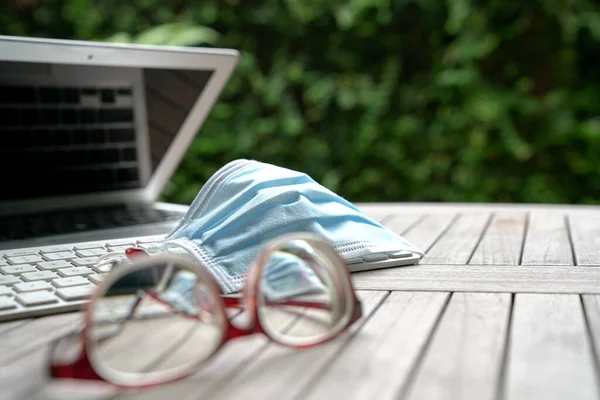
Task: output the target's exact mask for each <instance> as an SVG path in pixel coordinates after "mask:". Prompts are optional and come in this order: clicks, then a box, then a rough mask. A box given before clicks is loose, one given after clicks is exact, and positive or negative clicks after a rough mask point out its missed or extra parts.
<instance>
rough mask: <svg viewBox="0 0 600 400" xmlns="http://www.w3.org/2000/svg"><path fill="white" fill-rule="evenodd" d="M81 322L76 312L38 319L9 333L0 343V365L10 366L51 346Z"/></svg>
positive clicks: (79, 314)
mask: <svg viewBox="0 0 600 400" xmlns="http://www.w3.org/2000/svg"><path fill="white" fill-rule="evenodd" d="M81 322H82V321H81V313H79V312H76V313H68V314H61V315H52V316H47V317H42V318H37V319H34V320H33V321H31V322H30V323H28V324H24V325H22V326H19V327H17V328H16V329H13V330H11V331H9V332H8V333H6V334H4V335H2V340H1V341H0V365H3V366H6V365H9V364H10V363H12V362H14V361H16V360H18V359H19V358H20V357H22V356H23V355H24V354H27V353H29V352H31V351H33V350H35V349H36V348H39V347H42V346H45V345H47V344H49V343H50V342H52V341H53V340H55V339H57V338H59V337H60V336H62V335H64V334H66V333H67V332H69V331H71V330H72V329H74V328H75V327H76V326H77V325H78V324H80V323H81Z"/></svg>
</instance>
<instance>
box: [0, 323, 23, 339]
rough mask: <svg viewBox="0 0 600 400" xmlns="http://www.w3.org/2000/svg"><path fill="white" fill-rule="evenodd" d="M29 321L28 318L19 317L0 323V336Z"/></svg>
mask: <svg viewBox="0 0 600 400" xmlns="http://www.w3.org/2000/svg"><path fill="white" fill-rule="evenodd" d="M29 322H31V320H30V319H20V320H17V321H12V322H3V323H0V336H1V335H4V334H5V333H7V332H10V331H12V330H13V329H16V328H18V327H19V326H22V325H25V324H27V323H29Z"/></svg>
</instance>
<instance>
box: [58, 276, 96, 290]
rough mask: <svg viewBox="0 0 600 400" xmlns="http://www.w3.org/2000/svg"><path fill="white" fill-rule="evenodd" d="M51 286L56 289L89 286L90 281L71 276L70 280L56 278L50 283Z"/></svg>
mask: <svg viewBox="0 0 600 400" xmlns="http://www.w3.org/2000/svg"><path fill="white" fill-rule="evenodd" d="M52 284H53V285H54V286H56V287H59V288H62V287H68V286H80V285H89V284H90V281H88V280H87V279H85V278H83V277H81V276H73V277H71V278H58V279H55V280H53V281H52Z"/></svg>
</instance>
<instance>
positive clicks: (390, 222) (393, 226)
mask: <svg viewBox="0 0 600 400" xmlns="http://www.w3.org/2000/svg"><path fill="white" fill-rule="evenodd" d="M424 218H425V215H424V214H417V213H410V214H394V215H390V216H389V217H388V218H386V219H385V220H383V221H382V223H383V225H384V226H385V227H386V228H388V229H389V230H391V231H392V232H395V233H397V234H398V235H404V234H405V233H406V232H407V231H409V230H410V229H412V228H414V227H415V226H416V225H417V224H418V223H419V222H421V221H422V220H423V219H424Z"/></svg>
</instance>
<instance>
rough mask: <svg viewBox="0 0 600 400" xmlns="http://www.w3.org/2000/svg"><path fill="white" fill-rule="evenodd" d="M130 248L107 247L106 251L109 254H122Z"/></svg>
mask: <svg viewBox="0 0 600 400" xmlns="http://www.w3.org/2000/svg"><path fill="white" fill-rule="evenodd" d="M131 247H132V246H109V247H108V251H110V252H117V251H118V252H121V253H124V252H125V250H127V249H129V248H131Z"/></svg>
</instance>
